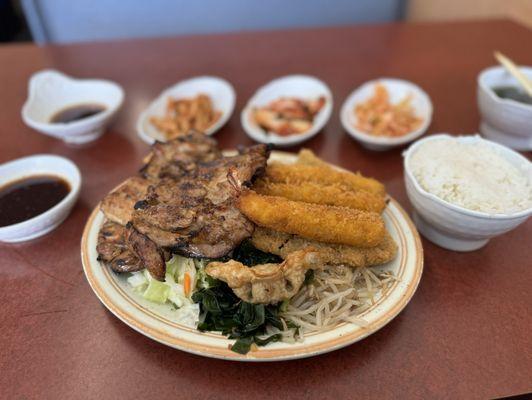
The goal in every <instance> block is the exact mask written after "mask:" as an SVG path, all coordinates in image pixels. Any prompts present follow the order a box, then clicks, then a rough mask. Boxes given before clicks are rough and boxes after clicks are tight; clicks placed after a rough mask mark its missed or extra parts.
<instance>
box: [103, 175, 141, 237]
mask: <svg viewBox="0 0 532 400" xmlns="http://www.w3.org/2000/svg"><path fill="white" fill-rule="evenodd" d="M149 186H150V181H148V180H146V179H143V178H141V177H140V176H134V177H131V178H128V179H126V180H125V181H124V182H122V184H121V185H120V186H119V187H117V188H116V189H115V190H113V191H112V192H111V193H109V194H108V195H107V196H105V197H104V199H103V200H102V204H101V206H100V209H101V210H102V212H103V213H104V214H105V216H106V217H107V219H109V220H111V221H114V222H116V223H118V224H120V225H124V226H125V225H126V224H127V223H128V222H129V221H130V220H131V216H132V214H133V207H134V206H135V203H136V202H137V201H139V200H140V199H142V198H143V197H144V196H145V195H146V191H147V190H148V187H149Z"/></svg>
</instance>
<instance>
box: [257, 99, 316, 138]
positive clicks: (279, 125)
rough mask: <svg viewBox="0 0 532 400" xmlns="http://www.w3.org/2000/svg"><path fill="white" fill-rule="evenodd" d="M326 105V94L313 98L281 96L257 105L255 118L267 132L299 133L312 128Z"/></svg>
mask: <svg viewBox="0 0 532 400" xmlns="http://www.w3.org/2000/svg"><path fill="white" fill-rule="evenodd" d="M324 105H325V97H324V96H320V97H318V98H317V99H313V100H303V99H300V98H297V97H281V98H279V99H277V100H274V101H272V102H270V103H269V104H268V105H266V106H264V107H256V108H255V109H254V110H253V118H254V119H255V122H256V123H257V124H258V125H259V126H260V127H261V128H262V129H264V131H265V133H266V134H270V133H273V134H276V135H280V136H289V135H297V134H301V133H305V132H307V131H309V130H310V129H311V128H312V125H313V123H314V117H315V116H316V114H318V112H320V110H321V109H322V108H323V106H324Z"/></svg>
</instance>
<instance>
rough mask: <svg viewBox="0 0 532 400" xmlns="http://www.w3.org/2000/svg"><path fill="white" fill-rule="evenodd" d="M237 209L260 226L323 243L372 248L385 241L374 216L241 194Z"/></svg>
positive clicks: (259, 195) (380, 219) (376, 215)
mask: <svg viewBox="0 0 532 400" xmlns="http://www.w3.org/2000/svg"><path fill="white" fill-rule="evenodd" d="M237 206H238V208H239V209H240V211H242V213H243V214H244V215H245V216H246V217H248V218H249V219H250V220H251V221H253V222H254V223H256V224H257V225H259V226H264V227H266V228H271V229H274V230H277V231H281V232H286V233H293V234H296V235H300V236H303V237H305V238H308V239H313V240H317V241H320V242H326V243H339V244H347V245H351V246H360V247H373V246H376V245H378V244H379V243H380V242H381V241H382V239H383V238H384V233H385V228H384V221H383V220H382V218H381V216H380V215H379V214H377V213H373V212H367V211H360V210H353V209H351V208H347V207H335V206H327V205H323V204H310V203H303V202H300V201H293V200H288V199H285V198H282V197H276V196H265V195H261V194H258V193H255V192H253V191H250V190H247V191H243V192H242V193H241V195H240V197H239V198H238V201H237Z"/></svg>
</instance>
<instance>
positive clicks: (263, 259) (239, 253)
mask: <svg viewBox="0 0 532 400" xmlns="http://www.w3.org/2000/svg"><path fill="white" fill-rule="evenodd" d="M231 258H232V259H233V260H236V261H239V262H241V263H242V264H244V265H246V266H248V267H253V266H254V265H258V264H277V263H280V262H282V261H283V259H282V258H281V257H279V256H276V255H275V254H271V253H265V252H263V251H260V250H259V249H257V248H255V246H253V245H252V244H251V242H250V241H249V240H248V239H246V240H244V241H243V242H242V243H241V244H240V246H238V247H237V248H236V249H235V250H234V251H233V257H231Z"/></svg>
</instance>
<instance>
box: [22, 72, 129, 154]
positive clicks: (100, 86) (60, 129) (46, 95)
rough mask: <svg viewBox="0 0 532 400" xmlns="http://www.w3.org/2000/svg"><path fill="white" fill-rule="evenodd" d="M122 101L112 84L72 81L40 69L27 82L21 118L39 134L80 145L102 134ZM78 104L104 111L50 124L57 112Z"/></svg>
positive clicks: (58, 74) (102, 81)
mask: <svg viewBox="0 0 532 400" xmlns="http://www.w3.org/2000/svg"><path fill="white" fill-rule="evenodd" d="M123 101H124V91H123V90H122V88H121V87H120V86H119V85H118V84H116V83H114V82H111V81H106V80H101V79H74V78H71V77H69V76H67V75H65V74H63V73H61V72H59V71H55V70H44V71H40V72H37V73H36V74H34V75H33V76H32V77H31V79H30V82H29V86H28V99H27V100H26V103H24V106H23V107H22V119H23V120H24V122H25V123H26V124H27V125H29V126H30V127H32V128H33V129H35V130H37V131H39V132H41V133H44V134H46V135H49V136H53V137H55V138H58V139H62V140H64V141H65V142H67V143H72V144H83V143H87V142H90V141H92V140H95V139H97V138H99V137H100V136H101V135H103V133H104V131H105V127H106V126H107V124H108V123H109V122H110V121H111V119H112V118H113V117H114V116H115V114H116V113H117V111H118V110H119V109H120V107H121V106H122V103H123ZM79 104H99V105H102V106H104V107H105V110H104V111H102V112H100V113H98V114H95V115H93V116H91V117H88V118H83V119H80V120H78V121H72V122H68V123H50V119H51V117H52V116H53V115H54V114H55V113H57V112H58V111H61V110H62V109H65V108H67V107H71V106H75V105H79Z"/></svg>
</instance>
